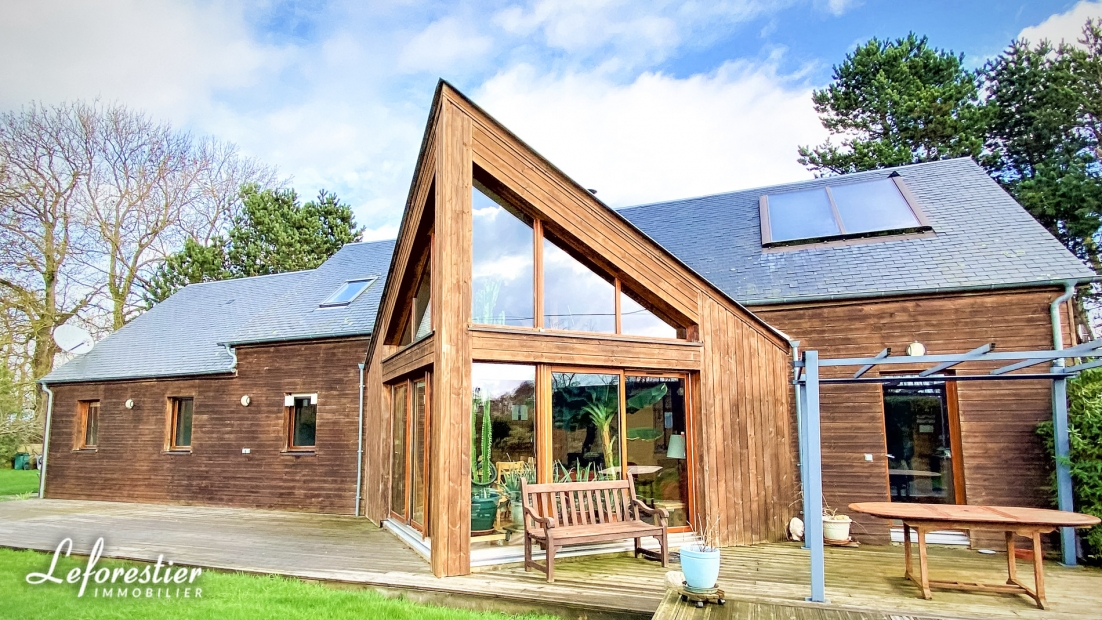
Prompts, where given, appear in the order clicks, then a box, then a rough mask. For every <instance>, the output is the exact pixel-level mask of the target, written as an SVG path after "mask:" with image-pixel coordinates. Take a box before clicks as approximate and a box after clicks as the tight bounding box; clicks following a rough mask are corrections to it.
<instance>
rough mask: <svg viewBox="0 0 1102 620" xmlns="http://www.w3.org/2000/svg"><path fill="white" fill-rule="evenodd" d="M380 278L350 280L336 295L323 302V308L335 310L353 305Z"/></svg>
mask: <svg viewBox="0 0 1102 620" xmlns="http://www.w3.org/2000/svg"><path fill="white" fill-rule="evenodd" d="M378 279H379V278H378V277H374V276H373V277H370V278H360V279H358V280H349V281H347V282H345V283H344V284H342V285H341V286H340V288H338V289H337V291H336V292H335V293H333V294H332V295H330V296H329V298H328V299H326V300H325V301H323V302H321V307H322V308H334V307H339V306H347V305H348V304H350V303H352V302H353V301H355V300H356V298H357V297H359V296H360V295H361V294H363V292H364V291H366V290H367V289H369V288H371V285H372V284H374V283H375V280H378Z"/></svg>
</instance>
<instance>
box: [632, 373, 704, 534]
mask: <svg viewBox="0 0 1102 620" xmlns="http://www.w3.org/2000/svg"><path fill="white" fill-rule="evenodd" d="M624 396H625V409H626V412H627V417H626V423H625V429H626V430H625V436H626V438H627V459H628V471H629V472H631V474H632V476H634V478H635V489H636V492H637V494H638V496H639V499H641V500H643V501H644V502H646V503H647V505H649V506H651V507H652V508H653V507H659V508H665V509H666V511H667V512H669V514H670V520H669V525H670V527H683V526H686V525H689V474H688V467H687V464H688V454H687V451H686V448H687V446H686V437H687V430H688V429H687V428H686V424H685V380H684V379H683V378H680V377H652V376H638V377H635V376H630V375H629V376H628V377H626V379H625V381H624Z"/></svg>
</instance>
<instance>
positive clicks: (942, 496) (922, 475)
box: [884, 381, 963, 504]
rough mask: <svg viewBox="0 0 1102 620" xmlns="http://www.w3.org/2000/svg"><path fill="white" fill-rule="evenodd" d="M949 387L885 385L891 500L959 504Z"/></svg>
mask: <svg viewBox="0 0 1102 620" xmlns="http://www.w3.org/2000/svg"><path fill="white" fill-rule="evenodd" d="M953 400H954V399H952V398H950V394H949V386H948V384H946V383H942V382H933V381H907V382H900V383H897V384H894V385H885V386H884V432H885V435H886V444H887V453H888V480H889V487H890V496H891V501H893V502H912V503H922V504H954V503H957V502H958V495H959V492H960V491H961V489H960V488H959V487H961V486H962V485H961V483H962V482H963V481H961V480H958V477H959V472H960V470H961V468H960V466H959V465H960V464H959V463H957V462H956V461H957V460H958V459H959V458H960V455H959V454H955V453H954V452H956V450H954V445H959V436H958V435H957V432H958V431H957V429H956V426H957V425H956V412H955V410H953V409H952V405H953V402H952V401H953Z"/></svg>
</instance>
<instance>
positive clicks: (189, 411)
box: [168, 396, 195, 452]
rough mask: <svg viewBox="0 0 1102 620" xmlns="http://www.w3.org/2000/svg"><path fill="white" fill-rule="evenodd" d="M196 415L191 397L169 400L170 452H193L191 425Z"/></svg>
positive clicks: (178, 397)
mask: <svg viewBox="0 0 1102 620" xmlns="http://www.w3.org/2000/svg"><path fill="white" fill-rule="evenodd" d="M194 413H195V399H194V398H192V397H190V396H174V397H172V398H169V399H168V415H169V417H168V450H169V451H176V452H190V451H191V423H192V416H193V414H194Z"/></svg>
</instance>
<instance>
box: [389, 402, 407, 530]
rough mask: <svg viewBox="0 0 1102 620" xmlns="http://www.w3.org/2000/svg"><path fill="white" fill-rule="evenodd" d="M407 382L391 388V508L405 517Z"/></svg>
mask: <svg viewBox="0 0 1102 620" xmlns="http://www.w3.org/2000/svg"><path fill="white" fill-rule="evenodd" d="M407 385H408V384H406V383H404V382H403V383H399V384H398V385H396V386H394V387H393V388H391V392H390V397H391V405H392V407H391V412H392V416H391V420H390V423H391V438H392V442H391V447H392V451H391V459H392V460H391V464H390V510H391V511H392V512H394V513H395V514H397V515H399V516H400V517H402V518H403V519H405V518H407V516H408V515H407V514H406V471H407V470H406V455H407V453H406V424H407V423H408V422H409V415H408V413H409V410H408V409H407V406H408V405H409V393H408V392H407Z"/></svg>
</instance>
